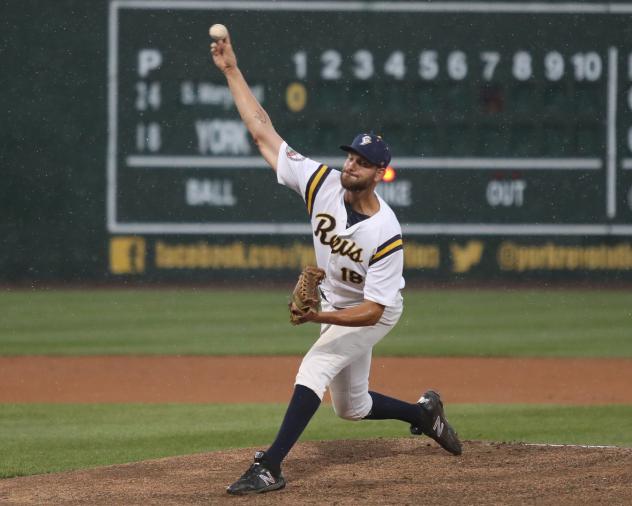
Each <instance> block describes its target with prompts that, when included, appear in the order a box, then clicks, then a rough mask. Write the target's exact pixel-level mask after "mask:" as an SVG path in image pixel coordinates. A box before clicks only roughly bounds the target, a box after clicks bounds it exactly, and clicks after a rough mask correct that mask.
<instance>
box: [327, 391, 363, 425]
mask: <svg viewBox="0 0 632 506" xmlns="http://www.w3.org/2000/svg"><path fill="white" fill-rule="evenodd" d="M331 400H332V404H333V407H334V413H336V416H339V417H340V418H342V419H344V420H350V421H352V422H355V421H358V420H362V419H363V418H364V417H365V416H366V415H368V414H369V412H370V411H371V402H370V397H369V402H367V401H366V399H362V400H358V399H356V400H355V402H351V401H350V400H349V399H344V400H341V399H340V398H339V397H338V396H335V395H332V396H331Z"/></svg>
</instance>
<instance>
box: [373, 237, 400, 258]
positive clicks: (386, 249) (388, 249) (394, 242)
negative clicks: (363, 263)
mask: <svg viewBox="0 0 632 506" xmlns="http://www.w3.org/2000/svg"><path fill="white" fill-rule="evenodd" d="M403 249H404V242H403V241H402V236H401V235H399V234H397V235H396V236H393V237H391V238H390V239H389V240H388V241H386V242H385V243H383V244H381V245H380V246H378V247H377V250H376V251H375V255H373V256H372V257H371V260H369V265H373V264H374V263H375V262H379V261H380V260H382V259H384V258H386V257H387V256H389V255H391V254H393V253H395V252H396V251H400V250H403Z"/></svg>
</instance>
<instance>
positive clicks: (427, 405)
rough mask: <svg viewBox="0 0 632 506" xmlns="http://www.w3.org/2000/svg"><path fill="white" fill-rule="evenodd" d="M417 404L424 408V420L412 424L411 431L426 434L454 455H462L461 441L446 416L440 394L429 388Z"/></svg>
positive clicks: (422, 418)
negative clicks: (417, 423)
mask: <svg viewBox="0 0 632 506" xmlns="http://www.w3.org/2000/svg"><path fill="white" fill-rule="evenodd" d="M417 404H418V405H419V407H420V409H421V410H422V417H421V420H422V421H421V422H420V423H419V425H416V426H415V425H411V426H410V433H411V434H415V435H420V434H426V435H427V436H428V437H430V438H432V439H434V440H435V441H436V442H437V443H439V444H440V445H441V448H443V449H444V450H446V451H448V452H450V453H451V454H452V455H461V452H462V449H461V441H459V436H458V435H457V433H456V432H455V431H454V429H453V428H452V427H451V426H450V424H449V423H448V420H447V419H446V417H445V413H444V412H443V402H441V397H440V396H439V394H438V393H437V392H435V391H434V390H428V391H427V392H426V393H425V394H423V395H422V396H421V399H419V400H418V401H417Z"/></svg>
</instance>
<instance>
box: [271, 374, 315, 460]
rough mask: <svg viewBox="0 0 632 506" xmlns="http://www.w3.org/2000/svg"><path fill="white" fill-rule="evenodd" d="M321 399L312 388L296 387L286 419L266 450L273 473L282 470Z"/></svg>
mask: <svg viewBox="0 0 632 506" xmlns="http://www.w3.org/2000/svg"><path fill="white" fill-rule="evenodd" d="M318 406H320V398H319V397H318V396H317V395H316V394H315V393H314V391H313V390H312V389H311V388H307V387H305V386H303V385H296V386H295V387H294V394H293V395H292V399H291V400H290V404H289V406H288V407H287V411H286V412H285V418H283V423H282V424H281V428H280V429H279V433H278V434H277V437H276V439H275V440H274V443H272V446H270V448H268V449H267V450H266V462H267V463H268V464H269V465H270V467H272V468H273V469H272V470H273V471H277V472H278V470H279V469H280V468H281V462H282V461H283V459H284V458H285V456H286V455H287V454H288V453H289V452H290V450H291V449H292V446H294V443H296V441H298V438H299V437H300V436H301V434H302V433H303V431H304V430H305V427H307V424H308V423H309V421H310V420H311V419H312V417H313V416H314V413H316V410H318Z"/></svg>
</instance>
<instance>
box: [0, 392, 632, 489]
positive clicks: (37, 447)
mask: <svg viewBox="0 0 632 506" xmlns="http://www.w3.org/2000/svg"><path fill="white" fill-rule="evenodd" d="M284 411H285V406H281V405H276V404H275V405H265V404H264V405H261V404H259V405H256V404H251V405H199V404H196V405H191V404H170V405H165V404H125V405H121V404H109V405H89V404H88V405H86V404H70V405H63V404H62V405H60V404H10V405H2V406H1V407H0V448H2V453H1V454H0V478H3V477H11V476H20V475H29V474H39V473H44V472H55V471H63V470H67V469H80V468H85V467H95V466H101V465H108V464H115V463H124V462H132V461H138V460H145V459H150V458H158V457H166V456H170V455H187V454H191V453H198V452H208V451H213V450H219V449H224V448H239V447H258V446H263V447H264V448H265V446H266V445H269V443H270V441H271V440H272V439H274V436H275V435H276V431H277V430H278V427H279V425H280V423H281V419H282V417H283V413H284ZM448 415H449V417H450V420H451V422H452V423H454V425H455V426H457V427H458V428H459V432H460V435H461V437H462V438H464V439H470V440H492V441H506V442H510V441H522V442H533V443H568V444H588V443H589V444H602V445H622V446H632V426H630V424H629V423H624V421H625V420H628V421H629V420H630V419H632V406H620V405H615V406H607V407H604V406H599V407H594V406H592V407H588V406H582V407H578V406H564V407H558V406H534V405H510V406H508V405H497V404H496V405H491V404H489V405H466V404H459V405H451V406H450V407H449V410H448ZM253 420H256V423H253ZM400 436H407V437H413V436H410V434H409V433H408V427H407V425H405V424H404V423H402V422H398V421H390V420H389V421H361V422H348V421H344V420H341V419H339V418H337V417H335V416H334V414H333V411H332V409H331V406H328V405H325V406H322V407H321V408H320V409H319V410H318V412H317V414H316V416H315V417H314V419H313V420H312V422H311V423H310V425H309V426H308V428H307V430H306V431H305V433H304V435H303V437H302V440H323V439H369V438H375V437H400Z"/></svg>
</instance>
